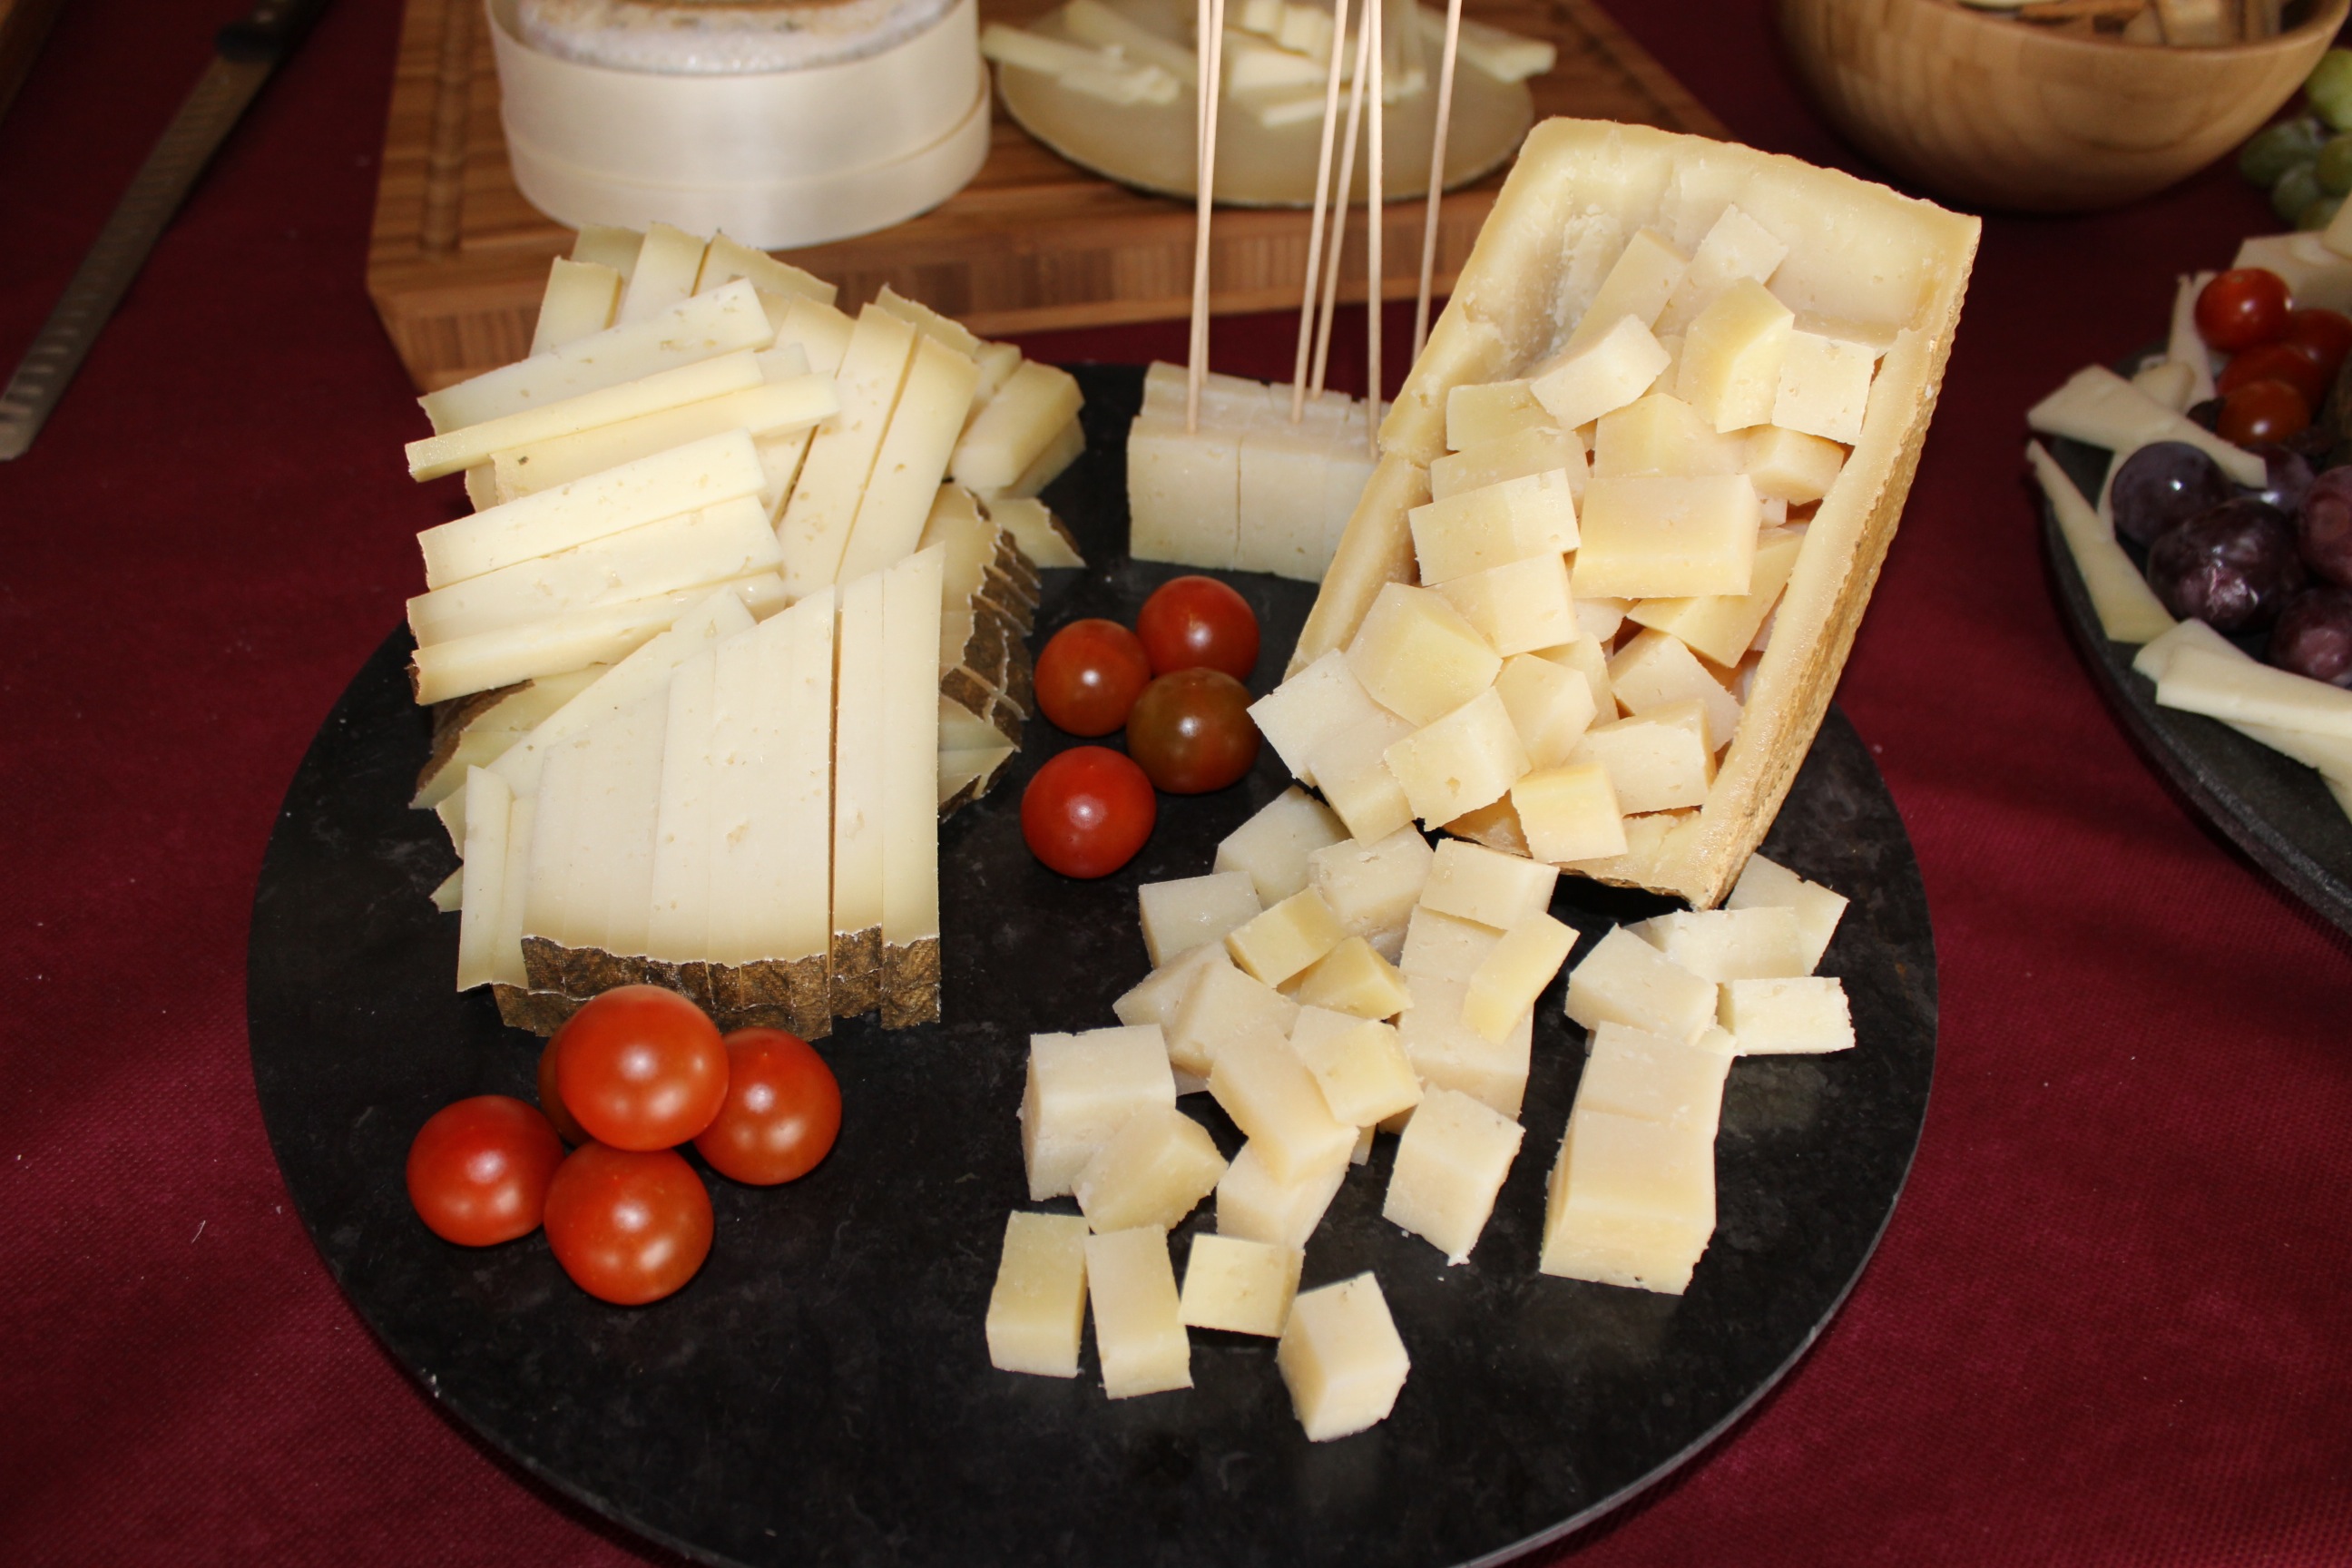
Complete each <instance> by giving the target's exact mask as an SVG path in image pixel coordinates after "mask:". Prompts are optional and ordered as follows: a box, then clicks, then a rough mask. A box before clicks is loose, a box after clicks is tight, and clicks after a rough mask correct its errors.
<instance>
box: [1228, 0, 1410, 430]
mask: <svg viewBox="0 0 2352 1568" xmlns="http://www.w3.org/2000/svg"><path fill="white" fill-rule="evenodd" d="M1220 3H1222V0H1220ZM1387 10H1388V5H1387V3H1386V0H1365V4H1364V16H1365V19H1366V21H1367V22H1368V23H1369V24H1370V26H1369V28H1368V32H1369V36H1370V41H1369V42H1368V43H1367V45H1366V46H1365V50H1364V52H1365V53H1366V54H1368V55H1370V57H1371V66H1372V85H1371V87H1370V89H1368V90H1369V96H1370V99H1371V105H1372V121H1371V124H1370V127H1369V129H1370V132H1371V136H1370V142H1371V159H1370V166H1369V167H1368V168H1367V170H1366V174H1367V175H1368V184H1367V188H1366V190H1365V193H1364V194H1365V198H1366V199H1365V203H1364V228H1365V235H1364V238H1365V241H1366V243H1365V250H1366V251H1367V252H1368V255H1367V258H1366V261H1367V264H1368V265H1369V266H1370V269H1371V287H1370V289H1369V290H1368V291H1367V292H1366V294H1365V298H1364V360H1365V367H1364V380H1365V382H1366V385H1365V387H1364V450H1365V452H1366V453H1367V454H1368V455H1370V457H1371V458H1372V459H1373V460H1374V461H1376V462H1377V461H1378V460H1379V459H1380V455H1381V421H1380V411H1381V207H1382V206H1383V205H1384V203H1383V202H1382V199H1381V198H1382V197H1383V196H1384V195H1385V194H1386V193H1385V192H1384V191H1383V190H1382V188H1381V142H1382V141H1383V140H1384V138H1383V137H1382V136H1381V121H1383V120H1385V119H1386V118H1387V113H1388V91H1387V83H1386V81H1385V76H1386V70H1385V65H1386V61H1385V58H1384V56H1385V53H1386V46H1385V44H1384V43H1383V42H1382V40H1381V17H1382V13H1384V12H1386V11H1387Z"/></svg>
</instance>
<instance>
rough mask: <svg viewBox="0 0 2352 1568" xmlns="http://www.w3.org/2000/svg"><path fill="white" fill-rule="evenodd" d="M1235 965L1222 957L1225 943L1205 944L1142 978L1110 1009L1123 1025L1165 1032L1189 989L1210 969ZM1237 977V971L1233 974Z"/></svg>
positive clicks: (1174, 1019)
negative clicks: (1147, 1026) (1149, 1027)
mask: <svg viewBox="0 0 2352 1568" xmlns="http://www.w3.org/2000/svg"><path fill="white" fill-rule="evenodd" d="M1233 967H1234V961H1233V960H1232V959H1230V958H1228V957H1226V956H1225V947H1224V943H1223V942H1202V943H1201V944H1200V945H1199V946H1197V947H1190V948H1187V949H1185V950H1184V951H1183V952H1181V953H1179V954H1177V955H1176V956H1175V957H1174V958H1172V959H1170V960H1169V961H1168V962H1167V963H1163V964H1161V965H1160V967H1159V968H1157V969H1155V970H1153V971H1152V972H1151V973H1149V974H1147V975H1145V976H1144V977H1143V978H1142V979H1141V980H1139V981H1137V982H1136V983H1135V985H1134V987H1133V989H1131V990H1129V991H1128V992H1127V993H1126V994H1123V995H1122V996H1120V997H1119V999H1118V1001H1116V1002H1113V1003H1112V1004H1111V1005H1110V1010H1111V1011H1112V1012H1113V1013H1115V1014H1117V1015H1118V1021H1119V1022H1120V1023H1122V1024H1157V1025H1159V1026H1160V1028H1161V1029H1162V1030H1163V1031H1165V1030H1167V1029H1168V1028H1170V1027H1171V1026H1173V1025H1174V1023H1175V1021H1176V1010H1177V1009H1178V1008H1180V1007H1181V1006H1182V1005H1184V998H1186V997H1187V996H1190V995H1191V994H1192V987H1193V985H1194V984H1195V983H1197V982H1198V981H1199V980H1200V978H1201V976H1202V974H1203V973H1206V972H1207V971H1209V970H1211V969H1232V968H1233ZM1235 973H1239V971H1235Z"/></svg>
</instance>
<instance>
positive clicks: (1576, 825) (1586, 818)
mask: <svg viewBox="0 0 2352 1568" xmlns="http://www.w3.org/2000/svg"><path fill="white" fill-rule="evenodd" d="M1511 807H1512V809H1513V810H1515V811H1517V813H1518V816H1519V830H1520V832H1522V833H1523V834H1525V835H1526V836H1527V840H1528V854H1530V855H1532V856H1534V857H1535V858H1537V859H1538V860H1547V861H1549V862H1550V863H1551V864H1553V865H1555V866H1561V865H1566V864H1567V863H1569V862H1570V861H1572V860H1599V859H1602V858H1606V857H1608V856H1612V855H1622V854H1624V853H1625V847H1626V846H1625V816H1624V813H1623V812H1622V810H1620V809H1619V808H1618V805H1617V791H1616V788H1615V787H1614V786H1613V785H1612V784H1610V782H1609V770H1608V769H1607V768H1604V767H1602V766H1601V764H1600V763H1570V764H1568V765H1567V766H1565V767H1556V768H1546V769H1543V770H1541V771H1539V772H1537V773H1529V774H1528V775H1527V777H1525V778H1523V779H1521V780H1520V781H1519V782H1518V783H1517V784H1513V785H1512V786H1511ZM1120 1016H1121V1017H1122V1018H1125V1017H1126V1015H1125V1014H1123V1013H1122V1014H1121V1015H1120Z"/></svg>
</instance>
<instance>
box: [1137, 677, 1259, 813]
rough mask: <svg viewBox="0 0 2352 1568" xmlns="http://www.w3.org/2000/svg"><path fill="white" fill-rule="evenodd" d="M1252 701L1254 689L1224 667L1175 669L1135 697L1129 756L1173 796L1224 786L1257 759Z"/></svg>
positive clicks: (1255, 725)
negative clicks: (1236, 678)
mask: <svg viewBox="0 0 2352 1568" xmlns="http://www.w3.org/2000/svg"><path fill="white" fill-rule="evenodd" d="M1249 704H1250V694H1249V688H1248V687H1246V686H1244V685H1243V684H1242V683H1241V682H1240V681H1238V680H1235V679H1234V678H1233V677H1232V676H1230V675H1227V674H1225V673H1224V672H1223V670H1216V669H1179V670H1172V671H1171V672H1170V673H1168V674H1166V675H1163V676H1160V678H1159V679H1155V680H1154V681H1152V683H1151V684H1150V685H1149V686H1147V687H1145V688H1144V689H1143V695H1142V696H1140V697H1139V698H1137V699H1136V700H1135V711H1134V712H1132V713H1130V714H1129V715H1128V717H1127V750H1128V754H1129V755H1130V756H1132V757H1133V758H1134V759H1135V760H1136V761H1137V762H1138V763H1140V764H1142V767H1143V771H1144V773H1146V774H1148V775H1149V776H1150V779H1151V782H1152V783H1153V784H1157V785H1158V786H1159V787H1160V788H1161V789H1164V790H1166V791H1167V792H1168V793H1169V794H1170V795H1206V794H1207V793H1208V792H1209V791H1211V790H1218V789H1223V788H1224V787H1225V786H1226V785H1227V784H1232V783H1233V782H1234V780H1236V779H1238V778H1240V777H1241V776H1242V775H1243V774H1244V773H1247V772H1249V771H1250V764H1251V763H1255V762H1256V761H1257V747H1258V733H1257V724H1256V722H1255V721H1253V720H1252V719H1251V718H1250V716H1249Z"/></svg>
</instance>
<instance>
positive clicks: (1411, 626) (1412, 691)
mask: <svg viewBox="0 0 2352 1568" xmlns="http://www.w3.org/2000/svg"><path fill="white" fill-rule="evenodd" d="M1347 659H1348V668H1349V670H1350V671H1351V672H1352V673H1353V674H1354V675H1355V678H1356V679H1357V680H1358V681H1359V682H1360V683H1361V684H1362V686H1363V689H1364V691H1365V693H1366V694H1367V695H1369V696H1370V698H1371V699H1372V700H1373V701H1375V702H1377V703H1379V704H1380V705H1381V707H1383V708H1385V709H1387V710H1389V711H1390V712H1391V713H1394V714H1396V715H1398V716H1399V717H1401V718H1402V719H1403V720H1404V721H1406V722H1407V723H1409V724H1412V725H1416V726H1418V725H1423V724H1427V723H1430V722H1431V721H1434V720H1437V719H1440V718H1443V717H1444V715H1446V714H1448V713H1451V712H1453V711H1454V710H1455V709H1457V708H1459V707H1461V706H1462V705H1463V704H1464V703H1465V702H1467V701H1469V700H1471V699H1472V698H1474V697H1475V696H1477V695H1478V693H1480V692H1481V691H1484V690H1485V689H1486V688H1488V687H1489V686H1492V685H1493V684H1494V681H1495V677H1496V674H1497V673H1498V672H1499V671H1500V670H1501V669H1502V668H1503V660H1502V658H1501V656H1499V655H1498V654H1496V652H1495V650H1494V649H1493V648H1492V647H1488V646H1487V644H1486V638H1484V637H1480V636H1479V635H1478V630H1477V628H1476V627H1475V626H1472V625H1471V624H1470V623H1469V622H1468V621H1466V620H1465V619H1464V618H1463V616H1462V613H1461V612H1460V611H1458V610H1456V609H1455V608H1454V606H1453V605H1450V604H1448V603H1446V601H1445V599H1444V597H1443V596H1442V595H1438V594H1437V593H1435V592H1433V590H1431V589H1428V588H1417V587H1413V586H1411V585H1410V584H1403V583H1391V584H1388V585H1387V586H1386V587H1384V588H1382V589H1381V592H1380V595H1379V597H1378V598H1376V599H1374V600H1373V601H1372V607H1371V610H1370V613H1369V614H1368V615H1366V616H1364V624H1363V626H1362V627H1361V628H1360V629H1359V630H1358V631H1357V633H1356V637H1355V640H1354V641H1353V642H1351V643H1349V645H1348V652H1347ZM1310 761H1311V759H1310ZM1317 776H1318V779H1320V778H1321V776H1322V775H1321V773H1320V771H1319V770H1318V774H1317ZM1326 798H1327V799H1328V791H1327V792H1326ZM1332 804H1333V805H1334V806H1338V805H1339V803H1338V802H1336V801H1334V802H1332ZM1339 814H1340V816H1342V817H1346V816H1347V815H1348V814H1347V811H1346V809H1345V808H1344V807H1339ZM1349 828H1350V830H1351V831H1353V832H1354V833H1355V835H1356V837H1359V838H1363V837H1377V836H1376V835H1370V834H1367V833H1366V832H1364V830H1363V829H1362V828H1360V827H1358V826H1356V825H1355V823H1354V822H1353V820H1352V819H1350V820H1349Z"/></svg>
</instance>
